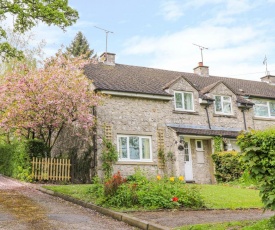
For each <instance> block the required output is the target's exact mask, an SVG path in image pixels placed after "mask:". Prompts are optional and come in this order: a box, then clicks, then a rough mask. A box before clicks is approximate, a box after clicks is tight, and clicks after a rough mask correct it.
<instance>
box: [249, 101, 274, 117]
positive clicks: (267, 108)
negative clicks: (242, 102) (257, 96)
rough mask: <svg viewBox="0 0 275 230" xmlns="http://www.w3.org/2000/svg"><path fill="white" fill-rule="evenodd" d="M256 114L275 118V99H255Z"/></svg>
mask: <svg viewBox="0 0 275 230" xmlns="http://www.w3.org/2000/svg"><path fill="white" fill-rule="evenodd" d="M254 114H255V116H256V117H274V118H275V101H262V100H258V101H254Z"/></svg>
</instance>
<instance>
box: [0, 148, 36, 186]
mask: <svg viewBox="0 0 275 230" xmlns="http://www.w3.org/2000/svg"><path fill="white" fill-rule="evenodd" d="M0 173H2V174H4V175H6V176H10V177H14V178H16V179H20V180H24V181H30V180H31V161H30V158H29V155H28V153H27V152H26V150H25V146H24V144H22V143H13V144H1V145H0Z"/></svg>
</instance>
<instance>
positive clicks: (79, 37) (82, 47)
mask: <svg viewBox="0 0 275 230" xmlns="http://www.w3.org/2000/svg"><path fill="white" fill-rule="evenodd" d="M66 49H67V52H68V53H69V54H71V55H73V56H74V57H77V56H81V55H84V58H87V59H88V58H90V57H91V56H92V54H93V53H94V51H93V50H91V49H90V47H89V43H88V41H87V39H86V38H85V36H84V35H83V34H82V33H81V32H80V31H79V32H78V33H77V34H76V36H75V38H74V40H73V41H72V43H71V45H70V46H69V47H67V48H66Z"/></svg>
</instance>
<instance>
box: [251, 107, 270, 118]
mask: <svg viewBox="0 0 275 230" xmlns="http://www.w3.org/2000/svg"><path fill="white" fill-rule="evenodd" d="M254 112H255V116H260V117H268V107H267V106H260V105H255V106H254Z"/></svg>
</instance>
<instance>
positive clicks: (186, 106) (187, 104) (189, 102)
mask: <svg viewBox="0 0 275 230" xmlns="http://www.w3.org/2000/svg"><path fill="white" fill-rule="evenodd" d="M174 95H175V109H176V110H179V111H194V100H193V93H190V92H180V91H177V92H175V93H174Z"/></svg>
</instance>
